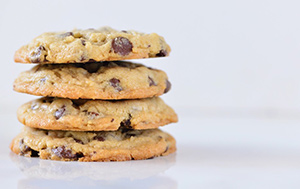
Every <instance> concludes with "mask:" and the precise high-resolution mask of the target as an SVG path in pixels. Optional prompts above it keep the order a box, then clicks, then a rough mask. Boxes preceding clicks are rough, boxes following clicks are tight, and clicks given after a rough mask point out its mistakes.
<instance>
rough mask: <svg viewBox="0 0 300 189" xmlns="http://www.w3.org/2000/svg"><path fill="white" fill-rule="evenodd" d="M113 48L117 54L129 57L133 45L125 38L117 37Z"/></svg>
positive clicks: (112, 44) (112, 45)
mask: <svg viewBox="0 0 300 189" xmlns="http://www.w3.org/2000/svg"><path fill="white" fill-rule="evenodd" d="M111 47H112V49H113V51H114V52H115V53H118V54H120V55H122V56H126V55H128V54H129V53H130V52H131V51H132V47H133V46H132V43H131V42H130V41H129V40H128V39H127V38H125V37H116V38H114V39H113V41H112V43H111Z"/></svg>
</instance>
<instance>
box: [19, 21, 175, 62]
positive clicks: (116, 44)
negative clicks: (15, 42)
mask: <svg viewBox="0 0 300 189" xmlns="http://www.w3.org/2000/svg"><path fill="white" fill-rule="evenodd" d="M170 51H171V49H170V47H169V45H168V44H167V43H166V42H165V40H164V38H163V37H161V36H159V35H157V34H156V33H151V34H144V33H139V32H136V31H125V30H122V31H117V30H114V29H112V28H109V27H103V28H100V29H98V30H96V29H88V30H73V31H72V32H47V33H44V34H42V35H40V36H38V37H37V38H35V39H34V40H33V41H32V42H31V43H30V44H28V45H25V46H23V47H21V48H20V49H19V50H18V51H17V52H16V53H15V57H14V60H15V62H20V63H41V64H43V63H45V64H51V63H55V64H60V63H85V62H95V61H96V62H97V61H112V60H127V59H140V58H152V57H163V56H168V55H169V53H170Z"/></svg>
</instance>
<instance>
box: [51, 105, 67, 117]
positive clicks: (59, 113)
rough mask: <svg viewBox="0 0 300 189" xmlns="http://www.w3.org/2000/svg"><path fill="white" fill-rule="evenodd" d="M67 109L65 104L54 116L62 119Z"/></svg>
mask: <svg viewBox="0 0 300 189" xmlns="http://www.w3.org/2000/svg"><path fill="white" fill-rule="evenodd" d="M65 111H66V106H65V105H63V106H62V107H61V108H59V109H58V110H56V112H55V114H54V117H55V119H56V120H58V119H60V118H61V117H62V116H63V115H64V113H65Z"/></svg>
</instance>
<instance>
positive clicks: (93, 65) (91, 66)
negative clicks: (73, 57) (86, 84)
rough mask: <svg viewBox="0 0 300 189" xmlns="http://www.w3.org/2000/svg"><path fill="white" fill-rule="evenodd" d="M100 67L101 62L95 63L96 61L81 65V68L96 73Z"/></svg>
mask: <svg viewBox="0 0 300 189" xmlns="http://www.w3.org/2000/svg"><path fill="white" fill-rule="evenodd" d="M100 67H101V64H97V63H85V64H84V65H83V66H82V68H83V69H85V70H86V71H88V72H89V73H96V72H97V71H98V70H99V68H100Z"/></svg>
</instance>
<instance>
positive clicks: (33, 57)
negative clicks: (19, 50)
mask: <svg viewBox="0 0 300 189" xmlns="http://www.w3.org/2000/svg"><path fill="white" fill-rule="evenodd" d="M44 51H46V48H45V47H44V46H43V45H40V46H39V47H37V48H36V49H35V51H33V52H31V54H30V62H32V63H39V62H42V61H44V59H45V56H46V55H45V53H44Z"/></svg>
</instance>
